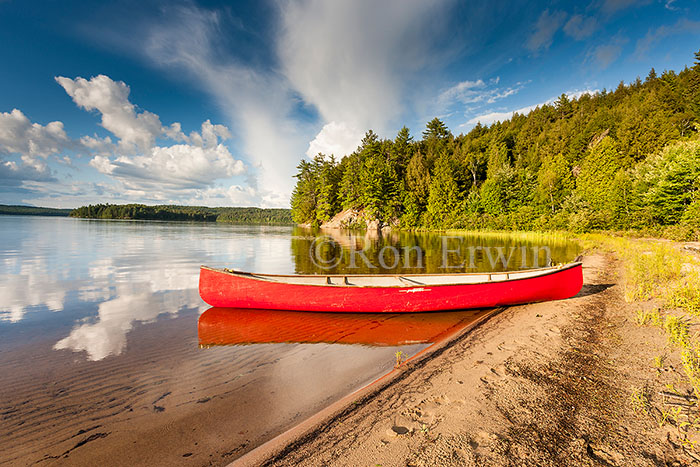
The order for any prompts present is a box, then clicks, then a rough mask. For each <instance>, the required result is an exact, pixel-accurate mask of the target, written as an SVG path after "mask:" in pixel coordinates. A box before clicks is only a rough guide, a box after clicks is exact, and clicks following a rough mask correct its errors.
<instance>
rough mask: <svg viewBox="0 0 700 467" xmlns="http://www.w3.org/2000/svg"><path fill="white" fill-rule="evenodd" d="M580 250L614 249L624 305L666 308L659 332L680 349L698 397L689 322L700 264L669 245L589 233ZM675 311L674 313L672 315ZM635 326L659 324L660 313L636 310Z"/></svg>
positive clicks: (698, 311) (699, 304) (698, 355)
mask: <svg viewBox="0 0 700 467" xmlns="http://www.w3.org/2000/svg"><path fill="white" fill-rule="evenodd" d="M582 241H583V244H584V248H586V249H591V248H602V249H605V250H608V251H613V252H614V253H615V254H616V256H617V257H618V258H620V259H621V260H622V262H623V266H624V277H623V285H624V290H625V299H626V300H627V301H628V302H643V301H649V300H656V301H657V302H658V303H660V304H662V305H663V306H664V307H663V309H662V310H661V313H664V314H665V318H664V319H663V329H664V330H665V331H666V334H667V336H668V340H669V343H670V344H671V345H672V346H673V347H675V348H676V349H678V350H679V351H680V360H681V363H682V365H683V370H684V373H685V375H686V377H687V379H688V383H689V384H690V385H691V386H692V388H693V390H694V392H695V394H696V396H698V397H700V342H698V338H697V335H691V333H690V326H689V324H690V323H692V322H693V321H694V320H696V319H697V318H700V261H698V259H697V258H695V257H694V256H693V255H690V254H686V253H684V252H683V251H681V250H680V249H679V248H677V247H676V245H674V244H673V243H670V242H665V241H654V240H644V239H632V238H623V237H611V236H607V235H602V234H589V235H584V236H583V237H582ZM671 313H673V314H671ZM636 320H637V322H638V323H639V324H641V325H644V324H647V323H650V324H661V323H662V321H661V317H660V314H659V312H658V311H656V310H654V311H653V312H645V311H642V310H638V311H637V317H636Z"/></svg>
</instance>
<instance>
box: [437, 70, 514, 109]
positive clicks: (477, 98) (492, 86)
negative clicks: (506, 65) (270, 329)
mask: <svg viewBox="0 0 700 467" xmlns="http://www.w3.org/2000/svg"><path fill="white" fill-rule="evenodd" d="M499 82H500V78H499V77H496V78H494V79H491V80H489V81H488V83H486V82H484V80H481V79H479V80H476V81H462V82H460V83H457V84H455V85H454V86H452V87H451V88H448V89H446V90H445V91H443V92H441V93H440V95H439V96H438V99H437V102H438V105H439V106H440V107H442V108H447V107H449V106H450V105H452V104H454V103H455V102H459V103H461V104H465V105H469V106H470V107H472V108H473V107H474V105H473V104H493V103H494V102H496V101H499V100H501V99H505V98H506V97H510V96H512V95H514V94H517V93H518V92H519V91H520V90H521V89H523V87H524V84H523V83H516V84H515V85H514V86H511V87H506V88H499V87H497V85H498V83H499Z"/></svg>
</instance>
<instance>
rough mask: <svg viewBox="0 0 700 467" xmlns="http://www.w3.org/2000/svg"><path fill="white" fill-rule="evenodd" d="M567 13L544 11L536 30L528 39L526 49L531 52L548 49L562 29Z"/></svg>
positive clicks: (538, 20)
mask: <svg viewBox="0 0 700 467" xmlns="http://www.w3.org/2000/svg"><path fill="white" fill-rule="evenodd" d="M565 19H566V13H564V12H563V11H553V12H552V13H551V14H550V13H549V9H547V10H544V11H543V12H542V14H541V15H540V17H539V18H538V19H537V24H535V30H534V31H533V32H532V34H531V35H530V37H529V38H528V39H527V42H526V44H525V47H527V49H528V50H530V51H531V52H536V51H538V50H539V49H548V48H549V46H550V45H552V40H553V39H554V34H556V32H557V31H558V30H559V28H561V27H562V25H563V24H564V20H565Z"/></svg>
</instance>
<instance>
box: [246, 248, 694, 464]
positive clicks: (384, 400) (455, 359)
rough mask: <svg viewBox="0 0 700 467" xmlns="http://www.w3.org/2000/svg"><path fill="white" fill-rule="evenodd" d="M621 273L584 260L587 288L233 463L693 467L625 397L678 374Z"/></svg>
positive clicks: (512, 313)
mask: <svg viewBox="0 0 700 467" xmlns="http://www.w3.org/2000/svg"><path fill="white" fill-rule="evenodd" d="M618 275H619V264H618V263H617V262H616V261H614V260H613V259H611V258H609V257H605V256H602V255H589V256H587V257H585V258H584V287H583V289H582V291H581V293H580V294H579V295H578V296H576V297H574V298H572V299H569V300H564V301H559V302H548V303H539V304H531V305H525V306H518V307H510V308H507V309H505V310H504V311H503V312H501V313H499V314H497V315H496V316H494V317H492V318H490V319H489V320H488V321H486V322H485V323H483V324H482V325H480V326H478V327H477V328H475V329H473V330H472V331H471V332H468V333H463V334H461V335H460V336H458V337H457V338H456V339H454V340H452V341H451V342H450V343H449V344H446V345H445V346H444V348H443V349H442V350H440V351H439V352H435V353H434V354H433V355H432V356H430V357H429V358H426V359H423V360H420V359H418V360H416V361H414V362H409V363H408V364H406V367H405V368H404V369H403V375H402V376H401V377H399V378H395V379H394V380H392V381H391V382H389V383H388V384H378V385H376V386H375V387H374V389H373V390H371V391H370V390H368V391H367V392H366V393H364V394H363V395H362V397H361V398H360V400H359V403H352V402H351V401H348V402H350V403H348V404H346V406H345V407H344V408H338V409H337V410H335V411H334V412H333V413H329V414H327V415H328V416H327V417H325V418H323V419H318V420H315V421H314V423H310V424H307V425H305V426H302V427H301V428H297V429H295V430H291V431H290V432H288V433H286V434H285V435H284V436H283V437H280V438H277V440H274V441H272V442H270V443H267V444H266V445H264V446H262V447H261V448H259V449H257V450H255V451H253V452H251V453H249V454H248V455H246V456H244V457H242V458H241V459H239V461H237V462H235V463H234V465H239V466H240V465H275V466H287V465H290V466H291V465H311V466H316V465H318V466H320V465H324V466H327V465H331V466H335V465H337V466H340V465H342V466H345V465H372V466H379V465H381V466H383V467H387V466H433V465H441V466H453V465H454V466H465V465H466V466H481V465H499V466H500V465H532V466H560V465H596V466H611V465H629V466H646V465H649V466H652V465H689V464H690V463H692V459H691V457H689V456H688V455H687V454H686V452H685V451H684V450H683V449H682V446H681V443H680V442H679V441H678V439H677V436H676V435H675V434H674V432H675V428H674V427H673V426H671V425H669V424H667V425H665V426H663V427H661V426H659V424H658V423H657V422H656V421H655V420H654V419H653V418H652V417H648V416H644V415H642V414H639V413H638V412H636V411H635V409H634V407H633V406H632V404H631V403H630V399H631V395H632V394H633V391H634V390H636V389H638V388H641V387H645V385H651V386H653V387H649V388H648V391H649V394H655V393H656V392H655V391H659V390H663V388H664V383H666V382H668V381H674V380H675V377H674V376H673V374H668V375H667V376H664V377H663V378H662V377H661V376H660V375H661V373H659V372H658V370H657V369H655V368H653V366H652V364H651V362H650V360H651V359H652V357H653V356H654V355H657V354H659V352H660V351H662V350H660V349H663V348H664V346H665V345H666V337H665V336H664V335H663V333H662V332H659V330H658V329H654V328H651V327H641V326H638V325H636V323H635V322H634V320H633V319H631V317H632V316H634V311H633V310H632V308H633V307H634V305H629V304H627V303H625V302H624V300H623V296H622V291H621V286H620V285H619V283H618ZM668 366H669V368H670V369H671V370H673V368H679V367H680V363H679V362H670V363H669V364H668ZM673 371H677V370H673ZM356 402H357V401H356Z"/></svg>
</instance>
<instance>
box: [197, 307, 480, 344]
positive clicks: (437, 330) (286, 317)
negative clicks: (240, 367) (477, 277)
mask: <svg viewBox="0 0 700 467" xmlns="http://www.w3.org/2000/svg"><path fill="white" fill-rule="evenodd" d="M486 312H488V310H465V311H457V312H455V311H452V312H437V313H420V314H413V313H409V314H406V313H362V314H339V313H308V312H298V311H279V310H255V309H241V308H217V307H214V308H210V309H208V310H207V311H205V312H204V313H202V315H201V316H200V317H199V323H198V334H199V345H200V347H211V346H218V345H245V344H268V343H325V344H360V345H368V346H392V347H393V346H401V345H410V344H422V343H433V342H436V341H438V340H440V339H441V338H442V337H444V336H447V335H449V334H451V333H453V332H456V331H458V330H459V329H460V328H462V327H463V326H466V325H468V324H469V323H471V322H473V321H474V320H476V319H478V318H479V317H480V316H482V315H483V314H485V313H486Z"/></svg>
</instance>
